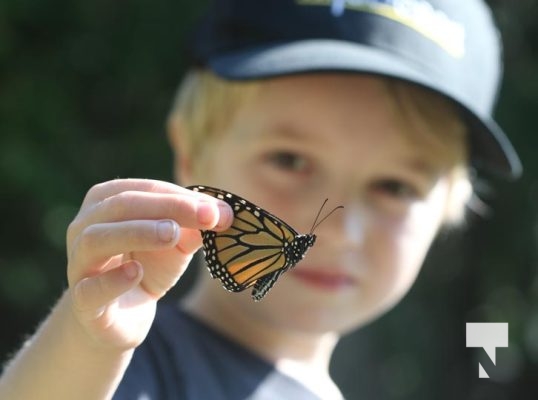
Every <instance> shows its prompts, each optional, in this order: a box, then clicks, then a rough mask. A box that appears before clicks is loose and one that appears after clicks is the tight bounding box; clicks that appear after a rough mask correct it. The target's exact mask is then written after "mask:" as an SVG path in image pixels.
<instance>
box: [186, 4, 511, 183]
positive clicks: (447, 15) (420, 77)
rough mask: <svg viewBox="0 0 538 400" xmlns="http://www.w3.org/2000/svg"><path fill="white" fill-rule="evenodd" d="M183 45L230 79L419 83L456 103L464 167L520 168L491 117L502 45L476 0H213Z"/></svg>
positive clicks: (503, 171)
mask: <svg viewBox="0 0 538 400" xmlns="http://www.w3.org/2000/svg"><path fill="white" fill-rule="evenodd" d="M190 51H191V57H192V59H193V63H194V64H195V65H198V66H203V67H207V68H210V69H211V70H212V71H214V73H216V74H217V75H218V76H220V77H222V78H224V79H229V80H248V79H261V78H269V77H276V76H282V75H290V74H301V73H308V72H350V73H353V72H355V73H367V74H375V75H380V76H385V77H390V78H396V79H400V80H404V81H407V82H411V83H414V84H417V85H420V86H422V87H425V88H428V89H430V90H433V91H435V92H437V93H440V94H441V95H443V96H445V97H447V98H449V99H451V100H452V101H454V102H455V103H456V104H458V105H459V107H460V108H461V110H462V115H463V116H464V118H465V120H466V122H467V124H468V126H469V131H470V135H469V142H470V149H471V160H470V162H471V165H473V166H474V167H476V168H477V169H479V170H487V171H489V172H492V173H494V174H497V175H500V176H503V177H506V178H517V177H519V176H520V175H521V173H522V166H521V162H520V160H519V157H518V156H517V154H516V152H515V150H514V148H513V146H512V145H511V143H510V141H509V140H508V138H507V137H506V135H505V134H504V132H503V131H502V129H501V128H500V127H499V126H498V125H497V123H496V122H495V121H494V119H493V117H492V113H493V107H494V105H495V100H496V97H497V91H498V87H499V82H500V79H501V74H502V62H501V44H500V38H499V34H498V32H497V29H496V27H495V25H494V22H493V20H492V16H491V12H490V10H489V9H488V7H487V6H486V5H485V4H484V3H483V1H482V0H429V1H426V0H216V1H214V2H213V5H212V6H211V8H210V10H209V12H208V13H207V14H206V15H205V17H204V18H203V20H202V21H201V23H200V25H199V26H198V27H197V30H196V34H195V36H194V37H193V38H192V41H191V49H190Z"/></svg>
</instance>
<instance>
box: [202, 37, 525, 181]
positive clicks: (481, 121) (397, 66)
mask: <svg viewBox="0 0 538 400" xmlns="http://www.w3.org/2000/svg"><path fill="white" fill-rule="evenodd" d="M208 64H209V66H210V67H211V69H212V70H213V71H214V72H215V73H216V74H217V75H219V76H222V77H223V78H227V79H232V80H247V79H260V78H269V77H276V76H282V75H290V74H299V73H305V72H331V71H332V72H360V73H370V74H375V75H382V76H387V77H391V78H396V79H401V80H404V81H407V82H411V83H415V84H418V85H420V86H423V87H425V88H428V89H430V90H433V91H435V92H438V93H440V94H442V95H444V96H446V97H448V98H449V99H451V100H453V101H455V102H456V103H457V104H459V105H460V106H461V108H462V110H463V111H464V112H465V113H466V116H465V117H466V119H467V120H468V121H469V126H470V130H471V138H470V139H471V157H472V159H471V163H472V164H473V165H475V166H477V167H478V168H481V169H486V170H488V171H490V172H492V173H495V174H498V175H501V176H503V177H505V178H512V179H515V178H518V177H519V176H520V175H521V173H522V166H521V162H520V160H519V157H518V156H517V153H516V152H515V150H514V148H513V147H512V145H511V143H510V142H509V140H508V138H507V137H506V135H505V134H504V132H503V131H502V129H501V128H500V127H499V126H498V125H497V124H496V123H495V121H493V120H492V119H491V118H489V117H484V116H481V115H479V114H478V113H477V112H476V111H474V110H473V109H472V108H471V106H470V105H468V104H465V101H464V100H463V99H460V98H457V96H456V95H455V93H453V90H451V88H450V87H445V86H444V85H445V80H444V79H443V77H441V76H440V77H437V78H436V79H435V80H434V79H433V76H435V75H434V73H433V71H431V70H429V71H426V70H425V69H424V68H426V67H424V66H421V65H418V64H416V63H411V62H408V63H406V62H405V61H403V60H402V58H401V57H398V56H395V55H393V54H390V53H388V52H385V51H382V50H380V49H377V48H372V47H369V46H362V45H360V44H356V43H348V42H343V41H337V40H327V39H309V40H302V41H296V42H291V43H289V42H287V43H282V44H280V43H274V44H271V45H264V46H259V47H254V48H249V49H244V50H241V51H236V52H231V53H230V52H227V53H226V54H225V55H222V56H214V57H212V58H210V60H209V63H208Z"/></svg>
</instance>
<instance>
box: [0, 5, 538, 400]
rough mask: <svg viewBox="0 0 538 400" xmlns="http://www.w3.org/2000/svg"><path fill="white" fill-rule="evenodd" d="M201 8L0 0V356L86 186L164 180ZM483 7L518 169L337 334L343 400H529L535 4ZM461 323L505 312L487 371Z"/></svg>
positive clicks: (537, 356)
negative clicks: (400, 286)
mask: <svg viewBox="0 0 538 400" xmlns="http://www.w3.org/2000/svg"><path fill="white" fill-rule="evenodd" d="M203 3H204V2H194V1H191V2H187V1H172V0H159V1H154V2H149V1H141V0H136V1H135V0H131V1H113V0H112V1H111V0H108V1H105V0H95V1H91V2H82V1H80V2H79V1H67V0H46V1H37V0H32V1H31V0H0V184H1V186H2V188H1V189H0V204H1V208H0V210H1V213H2V214H1V223H0V229H1V231H0V235H1V240H2V248H1V252H0V312H1V317H2V323H1V326H2V328H0V357H2V358H4V359H5V358H7V356H8V354H9V353H10V352H12V351H14V350H15V349H16V348H17V347H18V346H19V345H20V344H21V342H22V340H23V338H24V336H25V334H28V333H30V332H31V331H32V330H33V329H34V328H35V326H36V325H37V323H38V322H39V321H40V320H41V319H42V318H43V317H44V315H46V313H47V312H48V310H49V309H50V307H51V306H52V304H53V303H54V301H55V299H56V298H58V296H59V295H60V293H61V292H62V290H63V289H64V288H65V285H66V280H65V261H66V260H65V254H64V253H65V244H64V240H65V239H64V238H65V229H66V226H67V224H68V223H69V221H70V220H71V219H72V218H73V216H74V215H75V213H76V211H77V209H78V206H79V204H80V202H81V200H82V198H83V196H84V193H85V192H86V191H87V189H88V188H89V187H90V186H92V185H93V184H95V183H97V182H101V181H104V180H108V179H112V178H116V177H145V178H154V179H165V180H171V179H172V174H171V165H172V158H171V153H170V151H169V149H168V146H167V143H166V137H165V133H164V119H165V117H166V114H167V111H168V107H169V105H170V102H171V99H172V97H173V93H174V91H175V89H176V86H177V84H178V82H179V80H180V77H181V75H182V72H183V71H184V60H183V57H182V50H181V49H182V47H183V40H184V36H185V33H186V32H187V31H188V27H189V26H190V25H191V24H192V22H193V20H194V19H195V17H196V15H197V14H198V12H199V11H200V9H201V7H202V5H203ZM490 4H492V5H493V6H494V10H495V15H496V18H497V20H498V22H499V25H500V28H501V31H502V33H503V38H504V42H505V56H506V77H505V81H504V85H503V89H502V97H501V101H500V104H499V108H498V113H497V117H498V121H499V122H500V124H501V125H502V126H503V127H504V128H505V130H506V131H507V132H509V134H510V136H511V138H512V140H513V142H514V144H515V146H516V148H517V149H518V150H519V152H520V154H521V157H522V159H523V162H524V165H525V175H524V177H523V178H522V179H521V180H520V181H518V182H517V183H515V184H514V183H506V182H497V181H493V182H492V183H491V184H489V185H487V186H484V187H482V188H481V193H482V195H481V196H482V199H483V200H484V201H485V202H486V203H487V204H488V205H489V207H490V209H491V211H490V213H489V215H488V216H487V217H486V218H478V217H476V216H470V218H469V220H470V222H471V224H470V227H469V228H467V229H465V230H459V231H457V232H451V233H448V234H443V235H442V236H441V237H440V238H439V240H438V241H437V243H436V245H435V247H434V249H433V250H432V252H431V254H430V257H429V259H428V261H427V263H426V265H425V267H424V270H423V271H422V273H421V275H420V277H419V279H418V282H417V284H416V285H415V286H414V288H413V289H412V291H411V293H410V294H409V295H408V296H407V297H406V298H405V300H404V301H403V302H402V303H401V304H400V305H399V306H398V307H396V308H395V309H394V310H393V311H391V312H390V313H389V314H387V315H386V316H385V317H383V318H381V319H380V320H378V321H376V322H375V323H373V324H371V325H370V326H368V327H367V328H364V329H363V330H361V331H360V332H358V333H355V334H353V335H350V336H349V337H346V338H345V339H344V340H343V342H342V344H341V346H340V347H339V348H338V351H337V354H336V356H335V360H334V363H333V366H332V368H333V374H334V377H335V379H336V381H337V382H338V383H339V384H340V386H341V388H342V389H343V391H344V393H345V395H347V396H348V397H349V398H350V399H355V398H357V399H358V398H362V399H381V400H385V399H387V400H389V399H473V400H474V399H477V400H478V399H489V400H496V399H499V400H500V399H503V400H504V399H534V398H538V383H536V381H537V378H538V280H537V275H536V263H537V254H536V250H535V248H536V240H537V232H538V231H537V228H538V226H537V224H536V216H537V207H536V201H537V199H538V185H537V182H536V177H537V175H538V165H537V164H538V158H537V157H535V155H534V153H535V149H537V148H538V147H537V143H536V142H537V141H538V134H537V132H536V130H537V129H536V128H537V122H538V77H537V76H536V75H537V74H536V72H537V67H538V56H537V55H536V52H537V50H538V22H537V21H538V7H537V4H535V2H534V1H530V0H527V1H525V0H519V1H500V0H497V1H490ZM182 286H185V283H183V285H182ZM181 290H182V288H181V287H180V288H178V289H177V291H176V294H177V292H181ZM466 322H509V324H510V346H509V347H508V348H504V349H502V348H501V349H497V366H494V365H493V364H491V361H489V359H488V358H487V356H486V355H485V353H484V352H483V350H480V349H468V348H466V347H465V323H466ZM479 360H480V361H481V362H482V364H483V365H484V367H485V368H486V371H487V372H488V373H490V376H491V379H478V361H479Z"/></svg>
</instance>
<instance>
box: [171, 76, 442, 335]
mask: <svg viewBox="0 0 538 400" xmlns="http://www.w3.org/2000/svg"><path fill="white" fill-rule="evenodd" d="M412 125H413V124H411V123H410V122H409V120H407V119H406V118H403V117H402V115H401V114H400V113H399V112H398V111H397V106H396V103H395V102H394V100H393V99H391V98H390V97H389V92H388V91H387V86H386V85H385V83H384V82H383V81H381V80H379V79H376V78H371V77H358V76H351V75H308V76H296V77H287V78H279V79H275V80H271V81H268V82H266V83H263V86H262V88H261V90H260V92H259V93H258V94H257V96H256V97H255V98H254V100H253V101H252V102H250V103H249V104H247V105H246V106H245V107H244V108H242V109H241V111H240V112H239V115H238V116H237V118H235V120H234V122H233V123H232V125H231V127H230V128H229V130H227V131H226V132H224V133H223V134H222V135H220V137H219V138H218V139H216V142H215V143H213V144H211V145H209V144H208V147H207V149H206V151H207V153H206V154H204V157H203V158H202V159H203V160H205V161H203V162H204V163H205V165H203V168H199V169H195V170H197V171H200V172H198V173H196V174H194V176H193V175H190V176H189V174H188V173H186V172H185V171H183V172H180V173H182V176H183V182H182V183H183V184H197V183H200V184H208V185H213V186H216V187H220V188H223V189H226V190H229V191H231V192H233V193H236V194H238V195H240V196H243V197H245V198H247V199H248V200H250V201H252V202H253V203H255V204H257V205H259V206H261V207H262V208H265V209H266V210H268V211H270V212H272V213H274V214H275V215H277V216H278V217H280V218H281V219H283V220H284V221H286V222H287V223H289V224H290V225H291V226H292V227H294V228H295V229H296V230H297V231H299V232H300V233H308V232H309V231H310V228H311V226H312V223H313V222H314V218H315V216H316V213H317V212H318V210H319V207H320V206H321V204H322V202H323V200H324V199H325V198H328V199H329V202H328V206H327V207H326V209H325V212H328V211H329V210H330V209H331V208H333V207H334V206H336V205H344V207H345V208H344V209H343V210H338V211H337V212H335V213H334V214H333V215H332V216H331V217H329V218H328V219H327V220H326V221H325V222H323V223H322V224H321V225H320V226H319V227H318V228H317V230H316V232H315V234H316V235H317V236H318V238H317V241H316V244H315V246H314V247H313V248H312V249H310V250H309V252H308V254H307V256H306V257H305V259H304V260H303V261H302V262H300V263H299V264H298V265H297V266H296V267H295V268H294V269H292V270H291V271H290V272H288V273H286V274H284V275H283V276H282V277H281V279H280V280H279V281H278V282H277V284H276V285H275V287H274V288H273V289H272V290H271V292H270V293H269V294H268V295H267V296H266V298H265V299H264V300H263V301H261V302H260V303H254V302H253V301H252V300H251V299H250V295H249V293H242V294H239V295H236V294H230V293H227V292H225V291H224V290H223V289H222V288H219V287H218V286H219V284H218V282H216V281H215V282H212V286H211V287H212V288H214V290H212V291H211V295H210V297H212V298H213V299H215V301H218V302H220V303H222V302H224V303H226V302H227V303H233V306H234V307H235V308H236V309H237V308H239V309H240V310H241V312H243V313H245V315H249V316H251V317H252V318H254V319H258V320H261V319H263V320H264V321H271V322H272V323H275V324H278V325H280V326H285V327H288V328H292V329H297V330H301V331H311V332H324V331H332V330H335V331H338V332H344V331H347V330H349V329H353V328H355V327H357V326H358V325H360V324H363V323H365V322H366V321H368V320H370V319H372V318H375V317H376V316H378V315H380V314H381V313H383V312H384V311H385V310H387V309H388V308H390V307H391V306H392V305H394V304H395V303H396V302H397V301H398V300H399V299H400V298H401V297H402V296H403V295H404V294H405V293H406V292H407V291H408V289H409V288H410V287H411V285H412V283H413V282H414V280H415V277H416V275H417V273H418V271H419V270H420V266H421V264H422V262H423V259H424V257H425V254H426V252H427V250H428V248H429V246H430V244H431V242H432V240H433V238H434V236H435V234H436V232H437V230H438V229H439V227H440V225H441V223H442V218H443V213H444V211H445V207H446V203H447V196H448V192H449V183H448V179H447V177H446V160H445V157H444V156H443V154H442V153H439V151H437V152H436V151H434V150H433V149H432V148H428V146H423V145H421V143H418V142H417V139H416V137H414V136H413V135H412V134H410V133H409V132H408V130H410V129H415V128H414V127H415V125H413V126H412ZM175 150H176V151H177V152H180V153H181V152H182V149H181V148H177V149H175ZM182 156H183V159H187V160H188V159H189V155H188V154H182ZM188 161H189V162H190V163H193V164H196V163H197V161H199V160H188ZM201 171H203V172H201ZM322 214H323V213H322ZM203 275H204V277H206V278H207V276H208V274H203Z"/></svg>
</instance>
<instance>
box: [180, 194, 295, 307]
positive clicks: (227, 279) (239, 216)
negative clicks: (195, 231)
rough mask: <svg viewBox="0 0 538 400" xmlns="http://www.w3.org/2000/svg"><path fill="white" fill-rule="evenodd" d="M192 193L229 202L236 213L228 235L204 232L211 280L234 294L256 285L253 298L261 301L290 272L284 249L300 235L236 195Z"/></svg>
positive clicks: (204, 246) (224, 232)
mask: <svg viewBox="0 0 538 400" xmlns="http://www.w3.org/2000/svg"><path fill="white" fill-rule="evenodd" d="M188 189H192V190H194V191H198V192H202V193H206V194H209V195H211V196H213V197H216V198H218V199H221V200H223V201H226V202H227V203H228V204H229V205H230V206H231V207H232V209H233V211H234V216H235V217H234V222H233V224H232V226H231V227H230V228H228V229H227V230H226V231H223V232H214V231H203V232H202V238H203V248H204V254H205V260H206V263H207V266H208V269H209V272H210V274H211V276H212V277H214V278H218V279H219V280H220V281H221V283H222V284H223V286H224V287H225V288H226V289H227V290H229V291H232V292H239V291H242V290H244V289H246V288H248V287H250V286H252V285H255V288H254V290H253V298H254V297H255V295H256V296H258V297H259V298H260V299H261V298H262V297H263V296H264V295H265V294H266V293H267V292H268V291H269V289H270V288H271V287H272V286H273V285H274V283H275V282H276V280H277V279H278V277H279V276H280V275H281V274H282V273H283V272H284V271H286V270H287V269H288V267H289V266H288V260H287V255H286V252H285V251H284V248H285V247H287V245H289V244H290V243H292V242H293V240H294V239H295V237H296V236H297V235H298V234H297V232H296V231H295V230H294V229H293V228H291V227H290V226H289V225H288V224H286V223H285V222H283V221H282V220H280V219H279V218H277V217H275V216H274V215H272V214H270V213H268V212H267V211H265V210H263V209H261V208H260V207H258V206H256V205H255V204H252V203H250V202H249V201H247V200H245V199H243V198H241V197H239V196H236V195H234V194H232V193H228V192H226V191H223V190H221V189H216V188H211V187H207V186H195V187H189V188H188ZM277 272H278V274H277ZM264 277H266V278H264ZM260 279H262V281H261V282H260V283H259V284H258V280H260ZM257 287H258V289H256V288H257ZM261 293H263V294H261Z"/></svg>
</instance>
